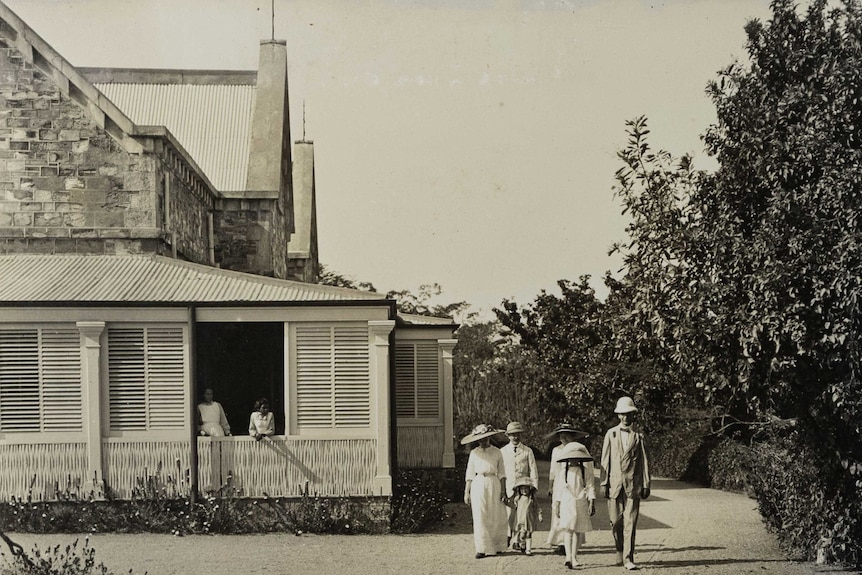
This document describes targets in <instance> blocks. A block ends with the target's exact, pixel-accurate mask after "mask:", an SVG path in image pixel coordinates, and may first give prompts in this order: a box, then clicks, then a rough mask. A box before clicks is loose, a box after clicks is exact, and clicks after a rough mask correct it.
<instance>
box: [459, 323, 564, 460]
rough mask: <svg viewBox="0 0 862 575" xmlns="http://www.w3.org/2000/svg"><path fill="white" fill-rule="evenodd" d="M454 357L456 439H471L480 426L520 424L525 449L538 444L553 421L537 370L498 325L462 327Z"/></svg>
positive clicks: (527, 356)
mask: <svg viewBox="0 0 862 575" xmlns="http://www.w3.org/2000/svg"><path fill="white" fill-rule="evenodd" d="M457 337H458V344H457V345H456V346H455V350H454V353H453V370H454V377H455V383H454V386H453V392H452V393H453V397H454V401H453V403H454V420H455V434H456V436H457V437H463V436H464V435H467V434H468V433H469V432H470V430H471V429H472V428H473V427H475V426H476V425H477V424H479V423H490V424H492V425H495V426H497V427H505V426H506V424H507V423H508V422H510V421H520V422H521V423H522V424H524V427H525V428H526V430H527V432H526V434H525V435H524V438H523V441H524V442H525V443H528V444H530V443H534V444H537V445H538V444H539V442H541V441H542V439H541V435H542V434H543V433H546V432H547V427H548V421H549V419H548V418H547V417H546V416H545V411H546V407H547V406H548V405H551V406H553V404H547V403H543V401H542V398H543V397H544V390H543V388H542V381H543V379H542V378H541V377H540V373H539V372H538V369H537V364H536V362H535V361H534V360H533V358H532V357H531V356H530V354H529V352H525V351H524V350H523V349H521V348H520V347H519V346H517V345H516V344H515V342H513V341H512V340H511V339H510V338H506V337H504V336H503V335H502V334H501V332H500V325H499V324H498V323H496V322H484V323H476V324H469V325H462V326H461V327H460V328H459V329H458V333H457Z"/></svg>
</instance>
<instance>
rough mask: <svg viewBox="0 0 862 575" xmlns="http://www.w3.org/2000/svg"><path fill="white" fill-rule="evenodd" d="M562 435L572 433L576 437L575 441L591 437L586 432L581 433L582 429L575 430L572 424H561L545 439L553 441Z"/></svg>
mask: <svg viewBox="0 0 862 575" xmlns="http://www.w3.org/2000/svg"><path fill="white" fill-rule="evenodd" d="M561 433H571V434H572V435H574V436H575V439H584V438H585V437H589V436H590V434H589V433H587V432H586V431H581V430H580V429H575V426H574V425H572V424H571V423H561V424H559V425H558V426H557V428H556V429H555V430H554V431H552V432H551V433H549V434H547V435H546V436H545V439H552V438H554V437H557V436H559V435H560V434H561Z"/></svg>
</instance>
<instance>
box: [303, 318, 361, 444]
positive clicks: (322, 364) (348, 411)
mask: <svg viewBox="0 0 862 575" xmlns="http://www.w3.org/2000/svg"><path fill="white" fill-rule="evenodd" d="M294 334H295V350H296V426H297V427H298V428H318V429H324V428H330V429H331V428H353V427H369V426H370V425H371V386H370V372H369V353H368V326H367V325H365V324H354V325H338V326H318V325H298V326H296V329H295V331H294Z"/></svg>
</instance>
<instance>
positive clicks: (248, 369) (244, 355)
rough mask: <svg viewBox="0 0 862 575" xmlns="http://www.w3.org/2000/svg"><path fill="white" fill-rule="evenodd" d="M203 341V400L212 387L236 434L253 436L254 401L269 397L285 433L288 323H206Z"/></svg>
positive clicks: (199, 350)
mask: <svg viewBox="0 0 862 575" xmlns="http://www.w3.org/2000/svg"><path fill="white" fill-rule="evenodd" d="M197 338H198V339H197V356H198V357H197V372H198V381H197V387H198V398H197V401H200V400H201V398H202V396H203V391H204V389H206V388H207V387H210V388H212V390H213V394H214V396H215V397H214V399H215V401H218V402H219V403H221V405H222V407H223V408H224V411H225V415H227V420H228V423H230V428H231V434H232V435H247V434H248V422H249V417H250V416H251V412H252V410H253V408H254V402H255V401H256V400H257V399H258V398H261V397H265V398H267V399H268V400H269V406H270V410H271V411H272V413H273V415H274V416H275V433H276V434H277V435H282V434H284V324H283V323H200V324H198V330H197Z"/></svg>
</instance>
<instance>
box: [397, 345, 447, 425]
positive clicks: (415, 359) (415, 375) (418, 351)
mask: <svg viewBox="0 0 862 575" xmlns="http://www.w3.org/2000/svg"><path fill="white" fill-rule="evenodd" d="M395 408H396V415H397V416H398V417H399V418H405V419H435V420H436V419H440V383H439V360H438V355H437V342H436V341H417V342H410V343H406V342H399V343H396V344H395Z"/></svg>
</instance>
